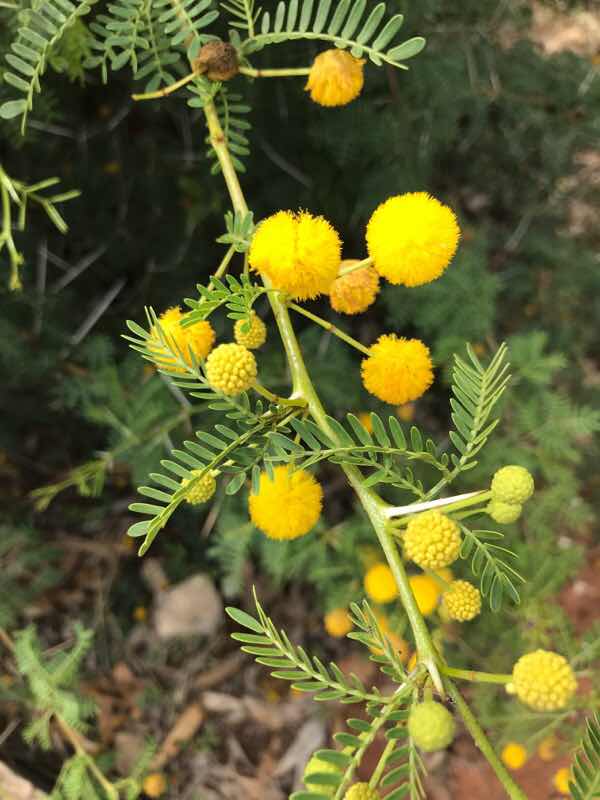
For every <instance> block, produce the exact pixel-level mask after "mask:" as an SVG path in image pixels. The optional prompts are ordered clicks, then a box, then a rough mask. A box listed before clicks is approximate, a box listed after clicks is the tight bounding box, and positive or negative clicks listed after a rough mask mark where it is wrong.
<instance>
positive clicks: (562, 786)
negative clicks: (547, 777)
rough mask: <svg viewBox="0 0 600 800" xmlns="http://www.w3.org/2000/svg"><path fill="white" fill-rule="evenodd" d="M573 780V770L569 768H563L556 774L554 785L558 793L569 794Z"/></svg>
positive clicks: (553, 779)
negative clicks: (570, 783)
mask: <svg viewBox="0 0 600 800" xmlns="http://www.w3.org/2000/svg"><path fill="white" fill-rule="evenodd" d="M570 780H571V770H570V769H569V768H568V767H561V768H560V769H559V770H558V771H557V772H555V773H554V777H553V778H552V783H553V784H554V788H555V789H556V791H557V792H560V793H561V794H569V791H570V789H569V781H570Z"/></svg>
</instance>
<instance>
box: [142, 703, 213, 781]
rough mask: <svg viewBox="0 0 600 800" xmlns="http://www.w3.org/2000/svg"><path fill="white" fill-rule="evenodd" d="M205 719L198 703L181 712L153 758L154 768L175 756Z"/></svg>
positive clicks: (159, 766)
mask: <svg viewBox="0 0 600 800" xmlns="http://www.w3.org/2000/svg"><path fill="white" fill-rule="evenodd" d="M203 721H204V711H203V710H202V708H201V707H200V705H199V704H198V703H192V704H191V705H189V706H188V707H187V708H186V709H185V711H183V713H181V714H180V715H179V716H178V717H177V720H176V721H175V724H174V725H173V727H172V728H171V730H170V731H169V733H168V734H167V736H166V738H165V740H164V742H163V743H162V746H161V748H160V750H159V751H158V753H157V754H156V756H155V757H154V758H153V760H152V769H160V768H161V767H163V766H164V765H165V764H166V763H168V762H169V761H171V759H173V758H175V756H176V755H178V753H179V751H180V750H181V746H182V745H183V744H185V743H186V742H189V740H190V739H191V738H192V737H193V736H195V734H196V733H197V731H198V730H199V728H200V726H201V725H202V723H203Z"/></svg>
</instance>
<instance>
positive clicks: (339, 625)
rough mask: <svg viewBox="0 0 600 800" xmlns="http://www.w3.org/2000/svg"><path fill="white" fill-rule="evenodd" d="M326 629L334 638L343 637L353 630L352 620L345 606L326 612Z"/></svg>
mask: <svg viewBox="0 0 600 800" xmlns="http://www.w3.org/2000/svg"><path fill="white" fill-rule="evenodd" d="M324 623H325V630H326V631H327V633H328V634H329V635H330V636H333V637H334V639H341V638H342V636H345V635H346V634H347V633H350V631H351V630H352V620H351V619H350V614H348V611H347V610H346V609H345V608H334V609H333V610H332V611H329V612H328V613H327V614H325V619H324Z"/></svg>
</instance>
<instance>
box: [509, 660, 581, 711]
mask: <svg viewBox="0 0 600 800" xmlns="http://www.w3.org/2000/svg"><path fill="white" fill-rule="evenodd" d="M506 688H507V690H508V691H509V692H512V693H514V694H516V695H517V697H518V698H519V700H520V701H521V702H522V703H525V705H527V706H529V707H530V708H533V709H535V710H536V711H558V710H560V709H561V708H564V707H565V706H566V705H567V704H568V703H569V700H570V699H571V697H572V696H573V695H574V694H575V690H576V689H577V680H576V678H575V675H574V674H573V670H572V669H571V666H570V664H569V662H568V661H567V659H566V658H565V657H564V656H561V655H559V654H558V653H552V652H550V651H549V650H535V651H534V652H533V653H527V654H526V655H524V656H521V658H520V659H519V660H518V661H517V663H516V664H515V666H514V667H513V673H512V683H510V684H508V686H507V687H506Z"/></svg>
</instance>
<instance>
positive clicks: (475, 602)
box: [442, 581, 481, 622]
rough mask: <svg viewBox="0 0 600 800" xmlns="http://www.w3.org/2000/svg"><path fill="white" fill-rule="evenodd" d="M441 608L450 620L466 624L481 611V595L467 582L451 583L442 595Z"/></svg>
mask: <svg viewBox="0 0 600 800" xmlns="http://www.w3.org/2000/svg"><path fill="white" fill-rule="evenodd" d="M442 607H443V608H444V609H445V611H446V612H447V614H448V617H449V618H450V619H454V620H456V621H457V622H468V621H469V620H471V619H475V617H476V616H477V615H478V614H479V612H480V611H481V594H480V593H479V589H478V588H477V587H476V586H473V584H472V583H469V581H452V583H451V584H450V588H449V589H447V590H446V591H445V592H444V594H443V595H442Z"/></svg>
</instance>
